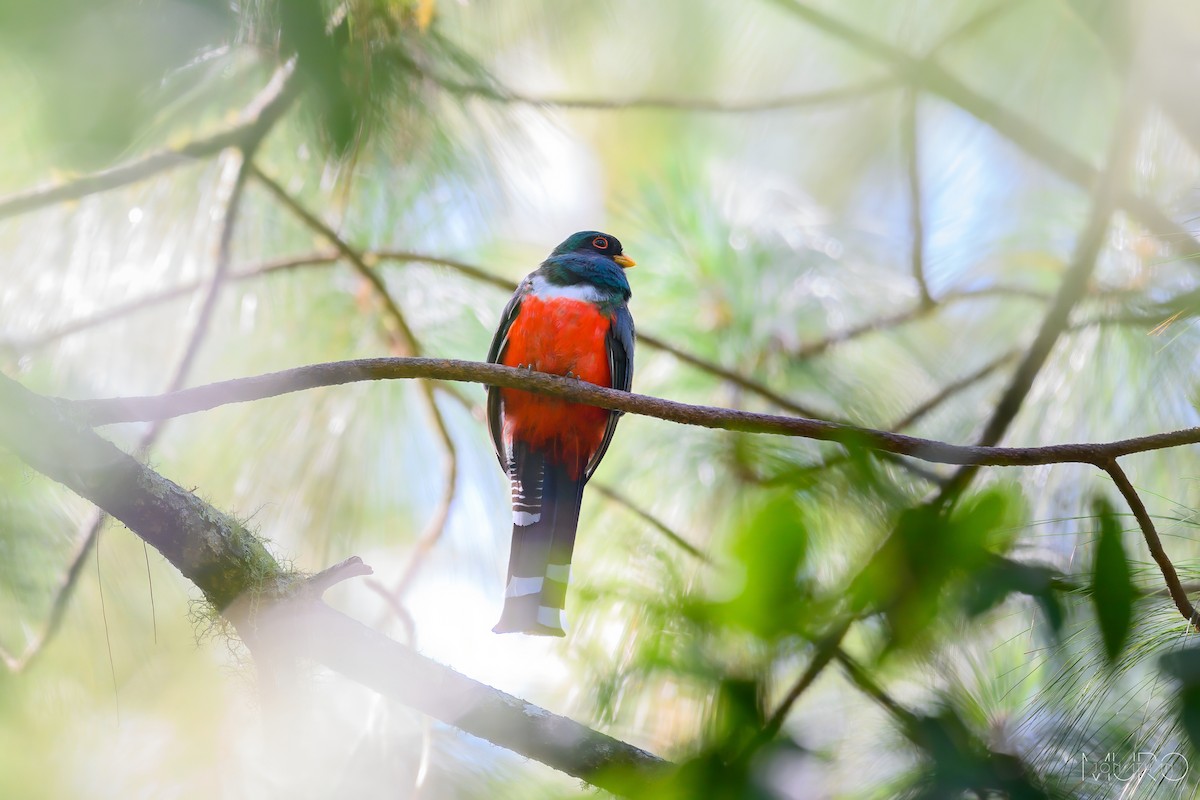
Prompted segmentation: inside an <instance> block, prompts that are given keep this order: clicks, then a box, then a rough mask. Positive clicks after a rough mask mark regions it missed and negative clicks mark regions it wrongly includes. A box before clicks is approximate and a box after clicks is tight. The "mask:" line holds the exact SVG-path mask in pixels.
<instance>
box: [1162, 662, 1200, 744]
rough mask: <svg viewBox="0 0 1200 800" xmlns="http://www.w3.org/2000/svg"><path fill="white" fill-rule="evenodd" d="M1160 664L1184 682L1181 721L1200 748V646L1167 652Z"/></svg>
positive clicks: (1168, 672)
mask: <svg viewBox="0 0 1200 800" xmlns="http://www.w3.org/2000/svg"><path fill="white" fill-rule="evenodd" d="M1158 666H1159V669H1161V670H1162V671H1163V672H1165V673H1167V674H1168V675H1170V676H1171V677H1172V678H1175V679H1176V680H1177V681H1179V682H1180V683H1182V684H1183V686H1182V687H1181V688H1180V691H1179V721H1180V723H1182V725H1183V729H1184V730H1185V731H1187V735H1188V738H1190V739H1191V740H1192V746H1193V747H1195V748H1196V749H1198V750H1200V647H1189V648H1186V649H1183V650H1176V651H1175V652H1173V653H1167V654H1166V655H1164V656H1163V657H1162V658H1160V659H1159V661H1158Z"/></svg>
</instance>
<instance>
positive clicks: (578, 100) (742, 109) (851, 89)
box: [427, 74, 896, 114]
mask: <svg viewBox="0 0 1200 800" xmlns="http://www.w3.org/2000/svg"><path fill="white" fill-rule="evenodd" d="M427 77H430V78H431V79H432V80H433V81H434V82H435V83H436V84H437V85H438V86H440V87H442V88H443V89H445V90H446V91H448V92H450V93H451V94H455V95H460V96H465V97H479V98H482V99H484V100H491V101H493V102H497V103H511V104H514V105H527V106H536V107H538V108H564V109H593V110H600V111H614V110H627V109H650V110H662V111H695V112H703V113H715V114H745V113H754V112H761V111H782V110H793V109H810V108H820V107H822V106H827V105H833V104H835V103H842V102H845V101H848V100H857V99H859V98H862V97H869V96H871V95H873V94H878V93H880V92H884V91H887V90H889V89H893V88H895V87H896V80H895V78H891V77H884V78H875V79H873V80H868V81H863V82H861V83H856V84H851V85H849V86H839V87H835V88H832V89H818V90H816V91H810V92H800V93H797V94H789V95H784V96H782V97H772V98H767V99H763V100H747V101H740V102H724V101H720V100H707V99H687V98H682V97H631V98H627V99H606V98H590V97H557V98H556V97H537V96H534V95H529V94H524V93H521V92H516V91H513V90H511V89H507V88H501V87H492V86H485V85H480V84H466V83H457V82H455V81H451V80H447V79H442V78H437V77H434V76H429V75H428V74H427Z"/></svg>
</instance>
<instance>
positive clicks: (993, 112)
mask: <svg viewBox="0 0 1200 800" xmlns="http://www.w3.org/2000/svg"><path fill="white" fill-rule="evenodd" d="M771 2H773V3H774V4H775V5H777V6H780V7H782V8H783V9H784V10H785V11H787V12H789V13H791V14H792V15H793V16H796V17H799V18H800V19H802V20H804V21H805V22H807V23H808V24H809V25H812V26H813V27H814V28H817V29H819V30H821V31H823V32H824V33H827V34H829V35H830V36H833V37H834V38H837V39H841V40H842V41H843V42H845V43H846V44H847V45H849V46H850V47H853V48H854V49H855V50H858V51H860V52H862V53H864V54H866V55H867V56H869V57H871V58H874V59H876V60H879V61H882V62H884V63H886V64H887V65H888V66H889V67H890V68H891V69H893V70H894V71H895V72H896V73H897V74H898V75H899V76H900V77H901V78H902V79H903V80H906V81H908V82H910V83H912V84H913V85H915V86H918V87H920V88H922V89H924V90H926V91H928V92H931V93H933V94H936V95H938V96H939V97H941V98H943V99H944V100H948V101H949V102H951V103H953V104H954V105H956V106H958V107H959V108H961V109H963V110H964V111H966V112H967V113H968V114H970V115H971V116H973V117H975V118H976V119H978V120H980V121H981V122H983V123H984V124H986V125H989V126H991V127H992V128H993V129H995V130H996V131H997V132H998V133H999V134H1001V135H1002V136H1004V137H1005V138H1007V139H1009V140H1010V141H1012V142H1013V143H1014V144H1015V145H1017V147H1019V148H1021V149H1022V150H1024V151H1025V152H1026V153H1028V154H1030V155H1031V156H1033V157H1034V158H1036V159H1038V160H1039V161H1041V162H1042V163H1043V164H1045V165H1046V166H1048V167H1049V168H1050V169H1052V170H1053V171H1055V172H1057V173H1058V174H1059V175H1062V176H1063V177H1064V178H1066V179H1067V180H1069V181H1071V182H1072V183H1074V184H1077V185H1078V186H1081V187H1084V188H1088V187H1091V186H1092V185H1094V184H1095V182H1096V180H1097V179H1098V178H1099V175H1100V170H1099V169H1097V168H1096V167H1094V166H1092V165H1091V164H1089V163H1088V162H1087V161H1085V160H1084V159H1082V158H1080V157H1079V156H1078V155H1076V154H1075V153H1074V152H1073V151H1072V150H1071V149H1070V148H1069V147H1067V146H1066V145H1064V144H1062V143H1060V142H1058V141H1056V140H1055V139H1054V138H1052V137H1051V136H1050V135H1049V134H1047V133H1046V132H1045V131H1043V130H1041V129H1040V128H1038V127H1036V126H1035V125H1033V124H1032V123H1030V122H1028V121H1026V120H1025V119H1023V118H1021V117H1020V116H1019V115H1017V114H1016V113H1014V112H1013V111H1011V110H1009V109H1007V108H1005V107H1004V106H1002V105H1000V104H999V103H996V102H994V101H992V100H989V99H988V98H986V97H984V96H982V95H980V94H978V93H976V92H975V91H973V90H972V89H970V88H969V87H968V86H967V85H966V84H964V83H963V82H962V81H960V80H959V79H958V78H956V77H954V76H953V75H952V74H950V73H949V72H947V71H946V70H945V69H943V68H942V67H941V66H940V65H938V64H937V63H936V62H935V61H932V60H929V59H919V58H914V57H913V56H911V55H909V54H908V53H905V52H904V51H903V50H901V49H899V48H897V47H894V46H893V45H891V44H889V43H888V42H886V41H884V40H882V39H879V38H877V37H875V36H872V35H870V34H868V33H864V32H862V31H859V30H856V29H855V28H853V27H852V26H850V25H847V24H846V23H844V22H842V21H840V20H838V19H835V18H833V17H831V16H829V15H827V14H825V13H823V12H822V11H819V10H817V9H816V8H813V7H812V6H810V5H808V4H805V3H802V2H799V0H771ZM1115 203H1116V205H1117V207H1119V208H1121V209H1123V210H1124V211H1126V212H1128V213H1129V214H1130V216H1132V217H1134V218H1136V219H1137V220H1139V221H1140V222H1141V223H1142V224H1143V225H1145V226H1146V227H1147V229H1149V231H1150V232H1151V233H1152V234H1153V235H1154V236H1156V237H1158V239H1159V240H1160V241H1161V242H1162V243H1163V244H1164V245H1166V246H1167V247H1169V248H1170V250H1171V251H1172V252H1173V253H1176V254H1177V255H1179V256H1180V257H1181V258H1190V257H1193V256H1194V254H1195V253H1197V252H1200V241H1198V240H1197V239H1196V237H1195V236H1193V234H1192V233H1191V232H1190V231H1189V230H1187V228H1185V227H1184V226H1182V225H1180V224H1179V223H1177V222H1175V221H1174V220H1173V219H1171V218H1170V217H1169V216H1167V214H1166V213H1165V212H1163V210H1162V209H1160V208H1159V207H1158V206H1157V205H1155V203H1154V201H1153V200H1152V199H1150V198H1147V197H1142V196H1140V195H1137V194H1134V193H1133V192H1132V191H1129V190H1128V189H1120V190H1118V191H1117V192H1116V198H1115Z"/></svg>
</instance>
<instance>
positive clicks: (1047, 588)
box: [963, 556, 1064, 636]
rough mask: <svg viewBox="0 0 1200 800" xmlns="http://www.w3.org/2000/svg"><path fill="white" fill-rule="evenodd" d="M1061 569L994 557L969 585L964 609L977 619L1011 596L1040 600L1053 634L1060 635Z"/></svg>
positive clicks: (1061, 618) (1061, 610) (1061, 620)
mask: <svg viewBox="0 0 1200 800" xmlns="http://www.w3.org/2000/svg"><path fill="white" fill-rule="evenodd" d="M1059 576H1060V573H1059V571H1058V570H1056V569H1054V568H1053V567H1049V566H1046V565H1044V564H1022V563H1021V562H1019V561H1014V560H1012V559H1010V558H1006V557H1004V556H994V557H993V558H992V559H991V560H990V563H988V564H987V565H986V566H985V567H984V568H983V569H981V570H980V571H979V572H978V573H977V574H976V575H975V578H974V580H972V581H970V582H969V583H968V584H967V589H966V592H965V594H964V596H963V610H964V611H966V613H967V615H968V616H971V617H977V616H979V615H980V614H982V613H984V612H985V611H989V610H991V609H992V608H995V607H996V606H998V605H999V604H1000V603H1002V602H1004V599H1005V598H1006V597H1008V596H1009V595H1010V594H1012V593H1014V592H1016V593H1017V594H1024V595H1028V596H1030V597H1032V598H1034V600H1036V601H1037V603H1038V605H1039V606H1040V607H1041V609H1042V613H1043V615H1044V616H1045V617H1046V622H1047V623H1049V625H1050V629H1051V631H1052V632H1053V633H1054V634H1055V635H1056V636H1057V635H1058V634H1059V632H1060V631H1061V630H1062V626H1063V619H1064V614H1063V607H1062V601H1061V599H1060V598H1059V596H1058V595H1059V593H1058V590H1057V589H1055V587H1054V581H1055V579H1056V578H1058V577H1059Z"/></svg>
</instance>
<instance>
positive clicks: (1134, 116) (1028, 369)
mask: <svg viewBox="0 0 1200 800" xmlns="http://www.w3.org/2000/svg"><path fill="white" fill-rule="evenodd" d="M1133 83H1134V81H1133V80H1132V79H1127V80H1126V89H1125V93H1124V102H1123V103H1122V105H1121V108H1122V111H1121V112H1119V113H1118V117H1117V120H1116V124H1115V128H1116V129H1115V130H1114V132H1113V137H1112V144H1111V145H1110V147H1109V157H1108V166H1107V168H1106V169H1105V170H1104V172H1102V173H1101V174H1100V177H1099V179H1098V184H1097V186H1096V189H1095V193H1094V195H1093V199H1092V208H1091V211H1090V212H1089V214H1088V219H1087V224H1086V226H1085V227H1084V229H1083V231H1082V232H1081V233H1080V235H1079V239H1078V241H1077V242H1076V245H1075V255H1074V259H1073V262H1072V264H1071V268H1070V269H1069V270H1067V273H1066V275H1065V276H1064V277H1063V281H1062V284H1061V285H1060V286H1059V288H1058V292H1057V293H1056V294H1055V296H1054V300H1053V301H1051V304H1050V308H1049V309H1048V310H1047V312H1046V315H1045V317H1043V318H1042V324H1041V326H1040V327H1039V328H1038V332H1037V336H1036V337H1035V338H1034V340H1033V343H1032V344H1031V345H1030V346H1029V349H1028V350H1027V351H1026V353H1025V357H1024V358H1023V359H1022V360H1021V363H1020V364H1018V365H1017V369H1016V371H1015V372H1014V373H1013V376H1012V380H1011V381H1010V383H1009V385H1008V388H1007V389H1005V391H1004V394H1003V395H1001V397H1000V401H999V402H998V403H997V404H996V408H995V410H994V411H993V413H992V416H991V418H990V419H989V420H988V423H987V425H986V427H985V428H984V430H983V433H982V435H980V437H979V440H978V442H979V444H980V445H984V446H991V445H994V444H997V443H998V442H999V441H1000V440H1001V439H1003V438H1004V434H1005V433H1006V432H1007V431H1008V428H1009V425H1011V424H1012V421H1013V420H1014V419H1016V416H1017V413H1018V412H1019V411H1020V410H1021V406H1022V405H1023V404H1024V402H1025V398H1026V397H1027V396H1028V395H1029V392H1030V390H1031V389H1032V388H1033V381H1034V379H1035V378H1036V377H1037V375H1038V373H1039V372H1041V369H1042V367H1043V366H1044V365H1045V363H1046V360H1047V359H1048V358H1049V357H1050V351H1051V350H1053V349H1054V345H1055V344H1056V343H1057V342H1058V340H1059V338H1060V337H1061V336H1062V334H1063V332H1064V331H1065V330H1066V328H1067V324H1068V323H1069V322H1070V317H1071V311H1072V310H1073V309H1074V308H1075V305H1076V304H1077V303H1078V302H1079V300H1080V299H1081V298H1082V297H1083V295H1084V293H1085V292H1086V291H1087V284H1088V281H1089V280H1090V279H1091V276H1092V273H1093V272H1094V271H1095V269H1096V261H1097V259H1098V258H1099V256H1100V250H1101V248H1102V247H1103V246H1104V241H1105V236H1106V234H1107V233H1108V227H1109V220H1110V219H1111V217H1112V214H1113V211H1114V208H1115V205H1116V201H1117V197H1118V195H1119V194H1120V192H1121V187H1122V186H1123V185H1124V178H1125V170H1126V168H1127V165H1128V164H1129V159H1130V157H1131V154H1132V152H1133V149H1134V146H1135V145H1136V142H1137V138H1138V133H1139V132H1140V128H1141V118H1142V110H1143V106H1142V103H1141V100H1140V99H1138V97H1137V90H1136V89H1135V88H1134V87H1133ZM977 471H978V470H977V468H976V467H974V466H967V467H964V468H963V469H960V470H958V471H957V472H955V474H954V476H953V477H952V478H951V479H950V481H949V482H948V483H947V484H946V486H944V487H943V488H942V491H941V493H940V494H939V496H938V498H937V502H938V503H940V504H947V503H949V504H953V502H954V501H955V500H956V499H957V497H958V496H959V495H960V494H961V493H962V491H963V490H964V489H965V488H966V487H967V485H968V484H969V483H970V482H971V480H972V478H974V476H975V473H976V472H977Z"/></svg>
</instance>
